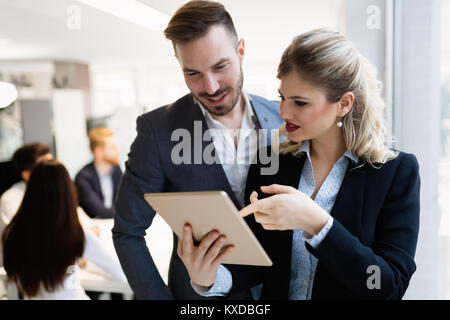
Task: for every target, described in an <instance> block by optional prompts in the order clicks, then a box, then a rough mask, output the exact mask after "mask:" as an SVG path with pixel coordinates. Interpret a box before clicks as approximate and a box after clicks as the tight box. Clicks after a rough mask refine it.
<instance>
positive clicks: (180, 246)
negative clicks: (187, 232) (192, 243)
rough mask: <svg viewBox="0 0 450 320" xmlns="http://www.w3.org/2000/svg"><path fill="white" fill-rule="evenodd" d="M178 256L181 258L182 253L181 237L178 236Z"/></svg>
mask: <svg viewBox="0 0 450 320" xmlns="http://www.w3.org/2000/svg"><path fill="white" fill-rule="evenodd" d="M177 253H178V256H179V257H180V258H181V256H182V255H183V243H182V242H181V238H178V246H177Z"/></svg>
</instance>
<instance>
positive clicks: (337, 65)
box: [274, 29, 398, 165]
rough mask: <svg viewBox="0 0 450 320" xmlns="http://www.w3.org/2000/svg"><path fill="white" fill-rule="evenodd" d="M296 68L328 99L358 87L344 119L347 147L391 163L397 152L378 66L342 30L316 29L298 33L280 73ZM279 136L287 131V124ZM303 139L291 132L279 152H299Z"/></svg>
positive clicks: (331, 100) (371, 160)
mask: <svg viewBox="0 0 450 320" xmlns="http://www.w3.org/2000/svg"><path fill="white" fill-rule="evenodd" d="M292 71H295V72H298V73H299V74H301V76H302V78H303V79H305V80H306V81H308V82H310V83H311V84H312V85H315V86H317V87H320V88H321V89H323V90H324V91H325V93H326V97H327V100H328V102H329V103H335V102H337V101H339V100H340V99H341V97H342V96H343V94H344V93H346V92H353V94H354V95H355V101H354V103H353V107H352V109H351V111H350V112H349V113H348V114H347V115H346V116H345V117H344V118H343V120H342V123H343V126H342V129H343V135H344V140H345V144H346V146H347V150H349V151H351V152H352V153H353V154H354V155H356V156H358V157H359V158H360V159H361V160H363V161H365V162H367V163H369V164H371V165H373V164H374V163H386V162H387V161H389V160H391V159H394V158H395V157H396V156H397V154H398V153H397V152H395V151H393V150H391V149H390V148H389V147H388V146H387V144H388V143H391V142H392V141H393V138H392V136H390V135H389V133H388V130H387V129H386V121H385V117H384V110H385V107H386V105H385V103H384V101H383V99H382V97H381V82H380V81H378V80H377V78H376V70H375V68H374V67H373V66H372V65H371V64H370V63H369V62H368V60H367V59H366V58H365V57H363V56H362V55H360V54H359V53H358V52H357V51H356V50H355V48H354V47H353V45H352V43H351V42H350V41H349V40H348V39H346V38H345V37H344V36H343V35H342V34H340V33H339V32H335V31H332V30H329V29H315V30H312V31H309V32H306V33H303V34H301V35H300V36H297V37H296V38H294V40H293V41H292V42H291V44H290V45H289V47H288V48H287V49H286V50H285V51H284V53H283V56H282V57H281V61H280V65H279V67H278V74H277V77H278V78H279V79H281V78H282V77H283V76H285V75H287V74H288V73H290V72H292ZM279 135H280V136H285V135H286V128H285V126H284V125H283V126H282V127H281V128H280V129H279ZM276 143H278V141H276V142H275V144H276ZM301 143H302V142H293V141H290V140H289V138H288V137H287V136H286V137H285V138H284V140H283V141H282V142H281V143H280V145H279V148H280V152H281V153H288V152H292V153H294V152H296V151H297V150H298V149H299V147H300V145H301ZM274 149H277V148H274Z"/></svg>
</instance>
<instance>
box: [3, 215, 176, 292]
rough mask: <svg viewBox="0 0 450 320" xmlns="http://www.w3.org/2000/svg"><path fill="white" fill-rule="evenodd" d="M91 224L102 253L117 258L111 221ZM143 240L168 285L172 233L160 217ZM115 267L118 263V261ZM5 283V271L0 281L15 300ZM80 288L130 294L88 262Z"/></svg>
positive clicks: (125, 286) (127, 288)
mask: <svg viewBox="0 0 450 320" xmlns="http://www.w3.org/2000/svg"><path fill="white" fill-rule="evenodd" d="M92 220H93V222H94V223H95V224H96V225H97V226H98V227H99V229H100V240H101V242H102V243H103V244H104V246H105V249H106V250H108V251H110V252H111V253H112V254H114V255H116V252H115V249H114V244H113V241H112V232H111V229H112V227H113V225H114V221H113V219H92ZM145 240H146V243H147V247H148V248H149V250H150V253H151V254H152V257H153V260H154V261H155V264H156V267H157V268H158V271H159V273H160V275H161V277H162V279H163V280H164V282H165V283H166V284H167V278H168V270H169V262H170V256H171V254H172V243H173V240H172V230H171V229H170V227H169V226H168V225H167V224H166V223H165V222H164V220H163V219H162V218H161V217H160V216H159V215H156V216H155V218H154V220H153V223H152V225H151V227H150V228H149V229H148V230H147V235H146V236H145ZM117 263H119V262H118V261H117ZM6 279H7V276H6V272H5V270H4V268H1V269H0V281H3V282H4V283H5V287H7V294H8V299H10V300H15V299H18V298H19V294H18V291H17V287H16V286H15V285H14V284H12V283H10V284H9V285H8V286H6ZM81 285H82V287H83V288H84V289H85V290H88V291H97V292H112V293H123V294H125V295H126V296H131V295H132V294H133V291H132V290H131V288H130V285H129V284H128V283H127V282H123V281H117V280H111V279H110V278H109V277H108V275H107V274H106V273H105V272H104V271H103V270H102V269H100V268H99V267H97V266H96V265H95V264H93V263H90V262H88V263H87V264H86V267H85V268H83V269H81Z"/></svg>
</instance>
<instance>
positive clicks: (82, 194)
mask: <svg viewBox="0 0 450 320" xmlns="http://www.w3.org/2000/svg"><path fill="white" fill-rule="evenodd" d="M112 170H113V171H112V180H113V189H114V190H113V199H114V198H115V197H116V194H117V189H118V187H119V183H120V178H121V177H122V170H120V167H119V166H114V167H113V169H112ZM75 186H76V187H77V192H78V201H79V203H80V207H82V208H83V210H84V211H85V212H86V214H87V215H88V216H89V217H91V218H99V219H110V218H113V217H114V214H115V209H114V206H112V207H111V208H110V209H108V208H105V206H104V205H103V200H104V198H103V193H102V188H101V186H100V179H99V177H98V174H97V171H96V170H95V166H94V163H93V162H91V163H89V164H87V165H86V166H84V167H83V169H81V170H80V172H78V173H77V175H76V176H75Z"/></svg>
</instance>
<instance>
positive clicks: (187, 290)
mask: <svg viewBox="0 0 450 320" xmlns="http://www.w3.org/2000/svg"><path fill="white" fill-rule="evenodd" d="M250 97H251V104H252V107H253V111H254V112H255V115H256V117H257V119H254V120H255V121H256V122H257V124H258V125H259V127H261V128H263V129H268V128H272V129H276V128H278V127H279V126H280V125H281V123H282V120H281V119H280V117H279V104H278V102H271V101H268V100H265V99H263V98H261V97H258V96H254V95H251V96H250ZM200 125H201V129H200ZM177 129H178V131H180V130H181V131H183V129H184V130H185V132H188V133H189V134H190V135H191V138H192V139H193V140H192V141H194V139H195V140H196V141H203V139H201V136H200V137H198V135H200V134H201V135H203V134H204V133H205V130H207V129H208V127H207V124H206V122H205V119H204V116H203V114H202V112H201V110H200V108H199V106H198V105H197V104H195V102H194V99H193V96H192V95H191V94H188V95H186V96H184V97H182V98H180V99H179V100H178V101H176V102H175V103H173V104H172V105H169V106H164V107H161V108H158V109H156V110H154V111H151V112H149V113H146V114H144V115H142V116H140V117H138V119H137V137H136V139H135V140H134V142H133V144H132V145H131V149H130V153H129V155H128V161H127V162H126V165H125V166H126V170H125V173H124V175H123V177H122V180H121V183H120V186H119V192H118V195H117V199H116V203H115V207H116V216H115V219H114V227H113V230H112V231H113V240H114V245H115V248H116V251H117V254H118V257H119V260H120V262H121V265H122V269H123V270H124V272H125V274H126V276H127V279H128V282H129V283H130V286H131V288H132V289H133V291H134V293H135V295H136V297H137V298H138V299H172V298H175V299H206V298H204V297H201V296H200V295H198V294H197V293H195V291H194V290H193V289H192V287H191V285H190V278H189V275H188V273H187V270H186V268H185V266H184V264H183V262H182V261H181V259H180V258H179V257H178V255H177V253H176V249H177V243H178V240H177V237H176V236H175V234H174V241H173V251H172V257H171V261H170V267H169V283H168V286H169V288H167V287H166V285H165V284H164V281H163V280H162V278H161V276H160V274H159V273H158V270H157V268H156V266H155V263H154V261H153V258H152V257H151V255H150V252H149V250H148V248H147V246H146V243H145V239H144V235H145V233H146V230H147V229H148V227H149V226H150V225H151V223H152V220H153V218H154V216H155V211H154V210H153V209H152V208H151V207H150V206H149V205H148V204H147V202H146V201H145V200H144V197H143V196H144V194H145V193H156V192H181V191H212V190H223V191H225V192H227V194H228V195H229V196H230V198H231V199H232V201H233V202H234V204H235V205H236V207H238V208H239V207H240V205H239V202H238V201H237V199H236V197H235V195H234V193H233V191H232V189H231V186H230V185H229V183H228V180H227V177H226V175H225V172H224V170H223V168H222V165H221V164H219V163H213V164H206V163H204V161H200V162H201V163H200V164H194V162H196V161H195V159H194V153H195V150H196V149H197V151H198V148H201V149H200V150H201V151H203V150H205V148H206V147H207V146H208V145H210V144H211V143H212V142H211V141H203V142H201V143H202V144H201V145H200V144H198V145H195V144H194V143H192V144H191V150H190V155H191V161H192V163H191V164H189V163H182V164H175V163H174V162H173V161H172V160H171V153H172V150H173V149H174V147H175V146H176V145H177V144H179V143H180V141H179V140H176V139H174V140H176V141H172V139H171V137H172V133H174V131H175V130H177ZM186 130H187V131H186ZM202 154H203V152H202ZM243 295H248V291H247V293H243ZM238 296H239V295H238ZM238 296H234V298H236V299H237V298H238ZM239 297H240V296H239Z"/></svg>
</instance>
